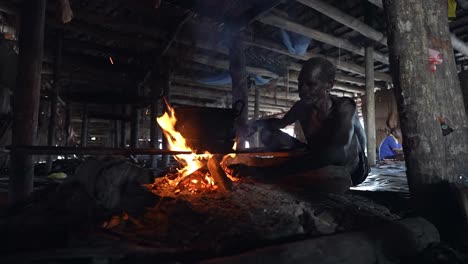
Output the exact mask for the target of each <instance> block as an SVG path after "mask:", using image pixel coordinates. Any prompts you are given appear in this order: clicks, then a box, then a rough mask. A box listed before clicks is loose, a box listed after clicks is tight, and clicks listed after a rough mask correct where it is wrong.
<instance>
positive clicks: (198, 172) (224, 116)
mask: <svg viewBox="0 0 468 264" xmlns="http://www.w3.org/2000/svg"><path fill="white" fill-rule="evenodd" d="M167 109H168V112H166V113H164V115H162V116H161V117H159V118H158V119H157V122H158V124H159V125H160V126H161V128H162V129H163V133H164V135H165V136H166V138H167V141H168V143H169V149H171V150H176V149H178V150H184V151H192V154H183V155H175V156H174V157H175V159H176V160H177V161H178V162H179V163H180V164H181V166H182V168H181V169H179V170H178V171H177V173H176V174H175V175H172V178H173V180H169V182H170V183H171V184H172V185H174V186H179V184H180V183H182V182H184V183H185V184H183V185H184V186H191V188H192V190H193V191H194V192H195V191H196V190H197V188H194V187H195V186H198V187H199V188H200V187H202V186H203V188H205V187H209V189H219V190H222V191H226V190H228V189H230V186H231V184H230V183H231V181H232V180H234V178H233V177H232V176H231V175H228V174H227V173H226V171H225V169H224V168H222V167H221V163H222V161H223V160H224V158H225V157H223V156H222V155H213V154H211V153H210V152H208V151H206V149H215V150H223V151H224V152H228V151H229V150H232V149H235V143H234V139H233V138H234V136H235V134H232V133H233V131H234V129H233V122H234V118H235V115H234V114H233V113H232V110H230V109H218V110H214V109H213V108H192V107H188V108H179V109H178V111H177V113H178V116H179V115H180V116H183V119H182V120H183V121H182V122H181V121H180V120H179V119H178V116H177V117H176V110H175V109H174V108H172V107H171V106H170V105H169V104H167ZM196 109H197V110H196ZM206 115H208V116H211V117H213V119H205V116H206ZM207 120H209V121H210V122H213V121H216V122H215V123H217V122H218V123H219V127H223V128H224V131H221V132H219V131H216V130H217V129H213V128H211V129H210V127H208V128H207V127H206V126H207ZM177 124H179V125H178V126H177ZM197 127H200V128H204V129H200V130H199V129H197ZM178 129H181V130H182V131H184V133H185V135H189V136H191V137H192V146H190V144H189V142H188V141H187V140H186V138H185V137H184V136H183V135H182V132H180V131H179V130H178ZM212 131H213V132H212ZM211 137H214V138H215V140H214V141H213V140H211V139H210V138H211ZM222 137H224V139H222V140H221V141H219V140H216V138H222ZM228 137H232V141H231V139H228ZM216 142H217V143H219V144H216ZM228 144H229V145H228ZM194 145H195V146H196V147H199V148H201V149H202V150H205V152H204V153H203V154H196V153H195V149H194V147H193V146H194ZM203 145H206V147H203ZM209 146H213V147H209ZM228 146H229V148H228ZM226 157H227V155H226ZM189 176H190V178H193V177H196V178H195V179H191V180H189V181H187V180H186V178H187V177H189Z"/></svg>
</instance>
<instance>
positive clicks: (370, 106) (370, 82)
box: [366, 47, 377, 166]
mask: <svg viewBox="0 0 468 264" xmlns="http://www.w3.org/2000/svg"><path fill="white" fill-rule="evenodd" d="M373 56H374V48H372V47H367V48H366V112H367V119H366V120H367V127H366V130H367V131H366V132H367V133H366V134H367V157H368V160H369V164H370V165H371V166H374V165H375V162H376V160H377V158H376V131H375V93H374V58H373Z"/></svg>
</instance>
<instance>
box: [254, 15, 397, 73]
mask: <svg viewBox="0 0 468 264" xmlns="http://www.w3.org/2000/svg"><path fill="white" fill-rule="evenodd" d="M259 21H260V22H262V23H264V24H267V25H270V26H274V27H278V28H282V29H285V30H289V31H292V32H295V33H298V34H301V35H303V36H306V37H309V38H312V39H315V40H317V41H320V42H323V43H326V44H329V45H332V46H335V47H337V48H340V49H344V50H347V51H350V52H352V53H355V54H358V55H361V56H364V55H365V49H364V48H363V47H358V46H355V45H354V44H352V43H351V42H349V41H348V40H345V39H341V38H338V37H335V36H332V35H329V34H326V33H323V32H320V31H318V30H315V29H311V28H308V27H306V26H303V25H301V24H298V23H295V22H293V21H291V20H288V19H286V18H283V17H280V16H276V15H272V14H268V15H265V16H263V17H261V18H259ZM374 55H375V60H377V61H380V62H382V63H385V64H389V62H388V57H387V56H386V55H384V54H381V53H377V52H376V53H375V54H374Z"/></svg>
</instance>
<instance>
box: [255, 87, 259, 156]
mask: <svg viewBox="0 0 468 264" xmlns="http://www.w3.org/2000/svg"><path fill="white" fill-rule="evenodd" d="M259 117H260V89H259V88H258V86H256V85H255V106H254V116H253V119H254V120H257V119H258V118H259ZM254 141H255V142H254V146H255V147H256V148H258V147H260V136H259V133H255V134H254Z"/></svg>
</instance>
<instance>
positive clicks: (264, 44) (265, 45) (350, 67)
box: [244, 38, 392, 82]
mask: <svg viewBox="0 0 468 264" xmlns="http://www.w3.org/2000/svg"><path fill="white" fill-rule="evenodd" d="M244 43H246V44H247V45H249V46H254V47H258V48H261V49H265V50H269V51H272V52H275V53H278V54H283V55H286V56H288V57H291V58H295V59H299V60H308V59H310V58H314V57H322V58H326V59H328V60H330V61H331V62H333V64H335V66H336V67H337V69H340V70H342V71H346V72H350V73H355V74H359V75H361V76H365V75H366V71H365V69H364V67H362V66H359V65H357V64H354V63H352V62H347V61H341V60H338V59H337V58H333V57H326V56H324V55H320V54H316V53H310V52H307V53H305V54H304V55H299V54H291V53H290V52H289V51H288V50H287V49H285V48H284V47H283V46H282V45H280V44H277V43H274V42H272V41H269V40H265V39H258V38H255V39H254V40H244ZM291 66H294V64H292V65H289V67H291ZM291 68H292V69H294V70H297V71H300V66H299V67H291ZM375 78H376V80H381V81H385V82H391V81H392V78H391V76H390V75H389V74H386V73H382V72H376V76H375Z"/></svg>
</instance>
